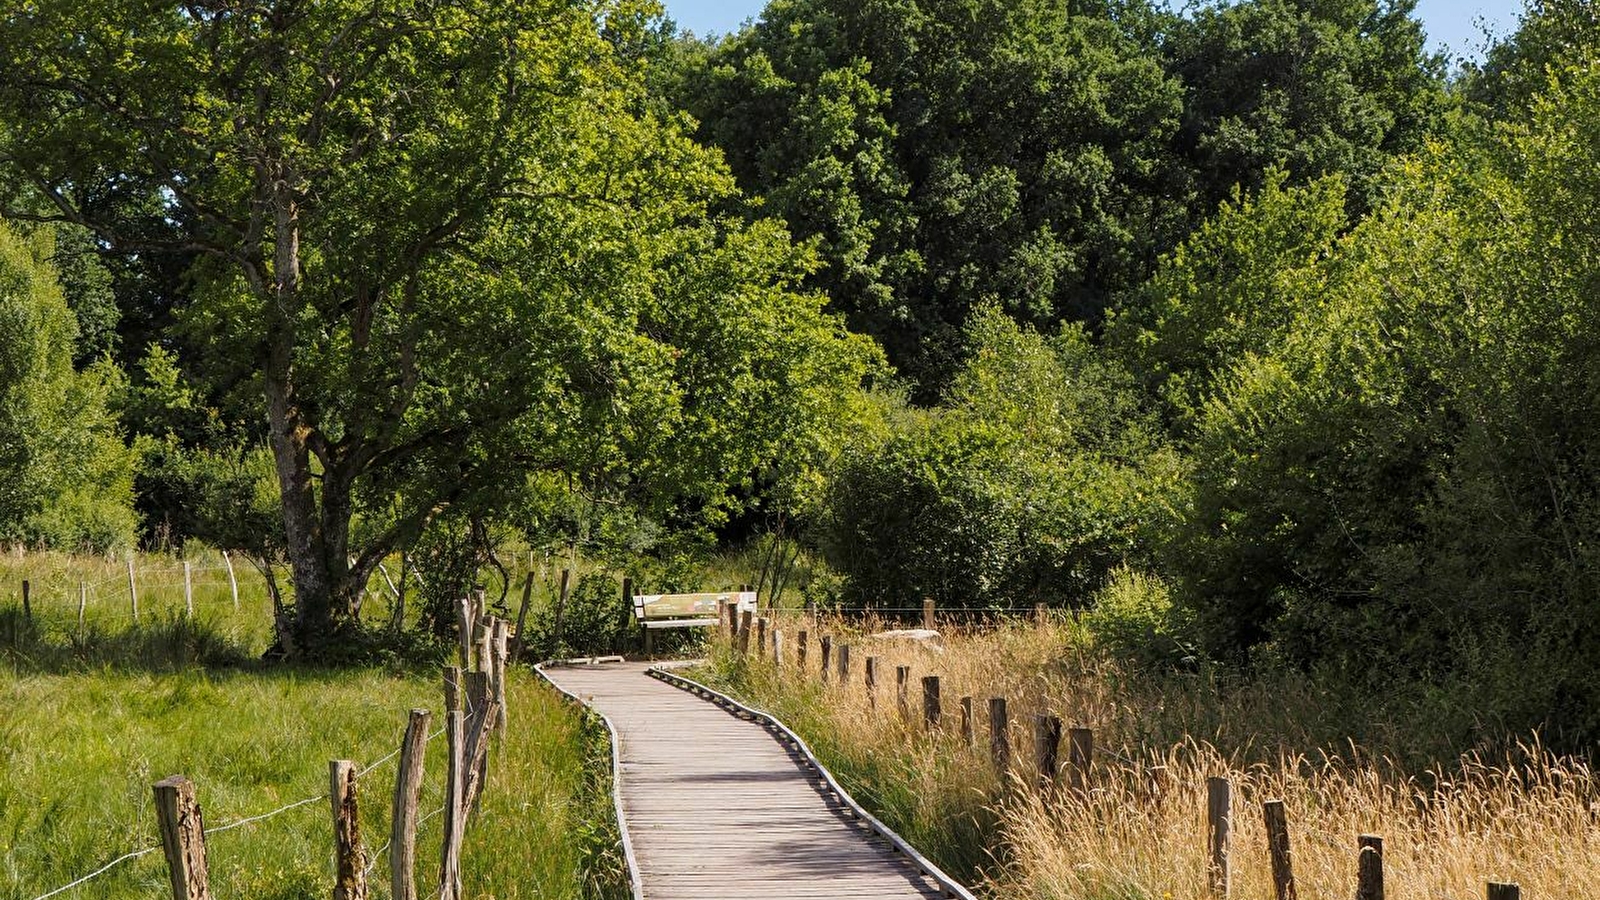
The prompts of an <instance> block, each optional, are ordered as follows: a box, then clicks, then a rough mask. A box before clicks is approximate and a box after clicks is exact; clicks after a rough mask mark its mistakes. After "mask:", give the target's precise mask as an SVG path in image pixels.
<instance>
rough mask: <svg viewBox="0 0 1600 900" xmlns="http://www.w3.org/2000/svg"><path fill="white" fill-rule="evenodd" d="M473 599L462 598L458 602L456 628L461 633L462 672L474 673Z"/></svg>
mask: <svg viewBox="0 0 1600 900" xmlns="http://www.w3.org/2000/svg"><path fill="white" fill-rule="evenodd" d="M472 624H473V623H472V599H471V598H469V597H462V598H461V599H460V600H457V601H456V628H457V629H458V630H459V631H460V632H461V635H460V641H461V647H460V650H461V670H462V671H463V672H470V671H472Z"/></svg>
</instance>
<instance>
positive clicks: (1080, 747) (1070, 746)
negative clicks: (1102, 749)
mask: <svg viewBox="0 0 1600 900" xmlns="http://www.w3.org/2000/svg"><path fill="white" fill-rule="evenodd" d="M1067 765H1068V766H1069V768H1070V772H1069V775H1068V777H1069V778H1070V782H1069V784H1070V785H1071V787H1072V790H1073V791H1074V792H1075V793H1077V794H1079V795H1080V796H1084V795H1087V794H1088V793H1089V771H1090V769H1092V768H1093V767H1094V731H1093V730H1091V729H1088V728H1073V729H1069V730H1068V731H1067Z"/></svg>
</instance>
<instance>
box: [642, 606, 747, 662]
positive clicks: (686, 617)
mask: <svg viewBox="0 0 1600 900" xmlns="http://www.w3.org/2000/svg"><path fill="white" fill-rule="evenodd" d="M723 603H730V604H734V605H735V608H736V609H738V610H739V612H750V613H754V612H755V610H756V592H755V591H722V592H720V593H717V592H713V593H704V594H635V595H633V618H634V620H635V621H637V622H638V623H639V627H640V628H643V629H644V652H645V653H647V654H648V653H650V651H651V649H652V647H651V645H652V644H653V643H654V641H653V640H652V639H651V638H652V636H653V634H654V632H655V631H656V629H659V628H702V627H705V626H708V625H716V624H717V623H718V622H719V621H720V620H719V619H718V618H717V611H718V609H719V608H720V606H721V604H723Z"/></svg>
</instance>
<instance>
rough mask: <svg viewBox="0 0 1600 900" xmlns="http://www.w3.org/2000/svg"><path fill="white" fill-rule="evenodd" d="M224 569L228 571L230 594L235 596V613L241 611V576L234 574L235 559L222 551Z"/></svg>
mask: <svg viewBox="0 0 1600 900" xmlns="http://www.w3.org/2000/svg"><path fill="white" fill-rule="evenodd" d="M222 567H223V568H224V569H227V570H228V593H230V594H232V595H233V611H234V612H238V611H239V576H237V575H235V574H234V572H233V557H231V556H229V555H228V551H226V550H224V551H222Z"/></svg>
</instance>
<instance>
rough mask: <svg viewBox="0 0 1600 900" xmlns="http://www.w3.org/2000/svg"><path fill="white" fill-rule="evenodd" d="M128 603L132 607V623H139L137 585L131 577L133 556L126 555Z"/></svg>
mask: <svg viewBox="0 0 1600 900" xmlns="http://www.w3.org/2000/svg"><path fill="white" fill-rule="evenodd" d="M128 604H129V605H130V606H132V607H133V624H135V625H137V624H139V586H138V584H137V583H135V582H134V579H133V557H131V556H130V557H128Z"/></svg>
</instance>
